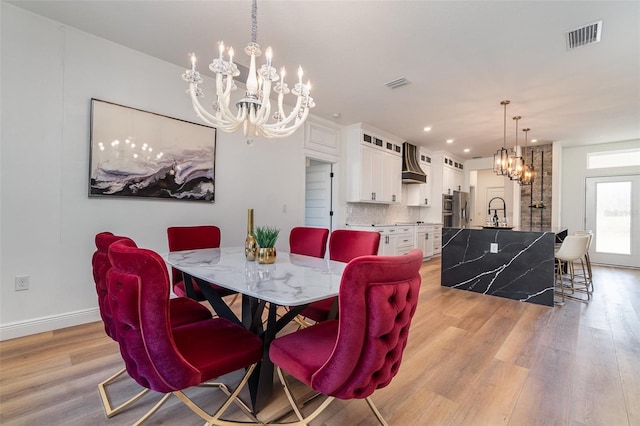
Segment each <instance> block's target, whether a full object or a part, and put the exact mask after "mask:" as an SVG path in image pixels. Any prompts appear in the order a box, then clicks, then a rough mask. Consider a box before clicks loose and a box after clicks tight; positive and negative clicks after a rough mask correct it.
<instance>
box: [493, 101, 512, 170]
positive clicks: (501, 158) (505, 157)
mask: <svg viewBox="0 0 640 426" xmlns="http://www.w3.org/2000/svg"><path fill="white" fill-rule="evenodd" d="M510 103H511V101H502V102H500V105H502V106H504V139H503V142H502V148H500V149H499V150H498V151H496V153H495V154H493V171H494V172H495V173H496V174H497V175H499V176H506V175H507V166H508V163H509V151H507V105H509V104H510Z"/></svg>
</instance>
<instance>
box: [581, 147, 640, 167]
mask: <svg viewBox="0 0 640 426" xmlns="http://www.w3.org/2000/svg"><path fill="white" fill-rule="evenodd" d="M633 166H640V148H638V149H621V150H618V151H601V152H590V153H588V154H587V169H604V168H611V167H633Z"/></svg>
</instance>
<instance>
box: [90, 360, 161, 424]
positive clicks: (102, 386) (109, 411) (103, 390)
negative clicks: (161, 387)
mask: <svg viewBox="0 0 640 426" xmlns="http://www.w3.org/2000/svg"><path fill="white" fill-rule="evenodd" d="M126 372H127V370H126V368H124V367H123V368H122V369H120V370H118V371H117V372H116V373H115V374H114V375H112V376H111V377H109V378H108V379H106V380H105V381H103V382H100V383H99V384H98V392H99V393H100V399H101V400H102V406H103V407H104V412H105V414H106V415H107V417H108V418H111V417H113V416H115V415H116V414H118V413H120V412H122V411H123V410H124V409H126V408H127V407H129V406H130V405H131V404H133V403H134V402H136V401H137V400H139V399H140V398H142V397H143V396H144V395H145V394H146V393H147V392H149V389H143V390H142V391H140V392H138V393H137V394H136V395H134V396H133V397H131V398H129V399H128V400H127V401H125V402H123V403H122V404H120V405H118V406H117V407H112V406H111V402H110V401H109V395H108V394H107V386H108V385H110V384H111V383H113V381H114V380H115V379H117V378H118V377H120V376H121V375H122V374H124V373H126Z"/></svg>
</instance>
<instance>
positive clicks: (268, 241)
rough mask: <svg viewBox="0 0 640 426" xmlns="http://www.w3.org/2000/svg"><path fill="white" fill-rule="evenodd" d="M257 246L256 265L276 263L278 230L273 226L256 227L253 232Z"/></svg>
mask: <svg viewBox="0 0 640 426" xmlns="http://www.w3.org/2000/svg"><path fill="white" fill-rule="evenodd" d="M253 234H254V236H255V237H256V243H257V244H258V255H257V256H256V259H257V260H258V263H274V262H275V261H276V247H275V245H276V241H278V235H279V234H280V229H278V228H276V227H275V226H266V225H265V226H257V227H256V229H255V231H254V232H253Z"/></svg>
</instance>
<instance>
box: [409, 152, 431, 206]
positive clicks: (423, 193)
mask: <svg viewBox="0 0 640 426" xmlns="http://www.w3.org/2000/svg"><path fill="white" fill-rule="evenodd" d="M420 168H421V169H422V171H424V172H425V174H426V175H427V182H426V183H412V184H408V185H407V206H410V207H431V203H432V190H433V182H432V176H431V165H430V164H429V163H427V162H422V161H420Z"/></svg>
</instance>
